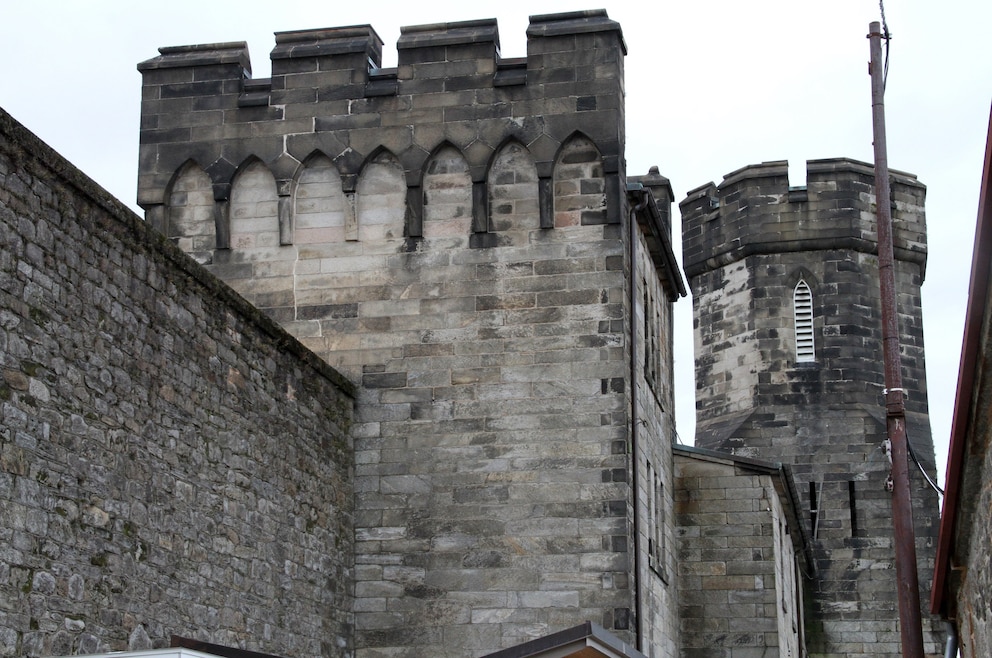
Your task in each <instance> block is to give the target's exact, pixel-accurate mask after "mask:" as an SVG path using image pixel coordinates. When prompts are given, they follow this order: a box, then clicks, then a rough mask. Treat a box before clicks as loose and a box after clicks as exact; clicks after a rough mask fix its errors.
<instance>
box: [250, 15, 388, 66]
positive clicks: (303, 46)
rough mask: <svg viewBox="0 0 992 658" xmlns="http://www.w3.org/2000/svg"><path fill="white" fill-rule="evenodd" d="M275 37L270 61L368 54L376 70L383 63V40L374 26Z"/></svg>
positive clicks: (320, 30)
mask: <svg viewBox="0 0 992 658" xmlns="http://www.w3.org/2000/svg"><path fill="white" fill-rule="evenodd" d="M275 37H276V47H275V48H273V49H272V52H271V53H269V59H271V60H279V59H292V58H296V57H301V58H302V57H327V56H330V55H348V54H353V53H364V52H368V53H369V54H370V56H371V57H373V58H374V59H375V65H376V66H378V65H379V63H380V62H381V61H382V43H383V42H382V38H381V37H380V36H379V35H378V34H377V33H376V31H375V30H374V29H373V28H372V26H371V25H351V26H346V27H330V28H321V29H316V30H294V31H290V32H276V33H275Z"/></svg>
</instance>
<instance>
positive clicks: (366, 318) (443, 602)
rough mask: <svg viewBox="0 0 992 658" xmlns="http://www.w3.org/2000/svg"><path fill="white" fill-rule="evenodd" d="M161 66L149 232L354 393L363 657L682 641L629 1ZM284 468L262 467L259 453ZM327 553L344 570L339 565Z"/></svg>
mask: <svg viewBox="0 0 992 658" xmlns="http://www.w3.org/2000/svg"><path fill="white" fill-rule="evenodd" d="M527 34H528V45H527V56H526V57H521V58H518V59H504V58H501V57H500V55H499V38H498V32H497V28H496V24H495V21H492V20H481V21H473V22H466V23H452V24H435V25H426V26H419V27H409V28H404V29H403V32H402V36H401V37H400V39H399V43H398V48H399V65H398V67H397V68H393V69H383V68H381V67H380V62H381V50H382V42H381V40H380V39H379V37H378V36H377V35H376V33H375V31H374V30H373V29H372V28H371V27H370V26H355V27H345V28H332V29H320V30H307V31H299V32H284V33H279V34H277V35H276V46H275V49H274V50H273V51H272V54H271V57H272V77H271V78H270V79H265V80H253V79H252V78H251V77H250V61H249V57H248V51H247V48H246V46H245V44H243V43H227V44H209V45H204V46H187V47H175V48H162V49H161V50H160V53H161V54H160V56H158V57H156V58H154V59H151V60H148V61H146V62H143V63H142V64H141V65H140V66H139V70H140V71H141V72H142V75H143V103H142V117H141V125H142V129H141V157H140V173H139V192H138V199H139V203H140V204H141V206H142V207H143V208H144V209H145V212H146V218H147V220H148V221H149V222H150V223H152V224H153V225H155V226H156V227H158V228H159V229H160V230H161V231H162V232H163V233H165V235H166V236H168V238H170V239H171V240H174V241H175V242H176V243H178V244H179V245H180V246H181V247H182V248H183V249H184V250H185V251H186V252H187V253H189V254H190V255H191V256H193V257H194V258H195V259H197V260H198V261H199V262H200V263H202V264H204V265H205V266H206V267H207V269H208V270H210V271H211V272H213V273H214V274H216V275H217V276H219V277H220V278H222V279H223V280H224V281H226V282H227V283H228V284H230V285H231V286H232V287H234V289H235V290H237V291H238V292H239V293H240V294H241V295H243V296H244V297H245V298H246V299H248V300H249V301H251V302H252V303H254V304H255V305H256V306H257V307H258V308H259V309H261V310H262V311H264V312H265V313H267V314H269V315H270V316H271V317H273V318H274V319H276V320H277V321H279V322H280V323H281V324H282V325H283V326H284V327H285V328H286V329H288V330H289V331H290V332H291V333H292V334H293V335H295V336H296V337H298V338H299V339H300V341H302V342H303V343H304V344H305V345H306V346H308V347H309V348H310V349H312V350H313V351H314V352H315V353H317V354H318V355H320V356H321V357H322V358H324V359H325V360H326V361H327V362H328V363H330V364H331V365H333V366H335V367H336V368H337V369H338V370H340V371H341V372H342V373H344V374H345V375H346V376H348V377H350V379H351V380H352V381H353V382H354V384H356V385H357V387H358V390H359V393H358V404H357V411H356V419H355V423H354V441H355V461H356V467H355V468H356V472H355V483H356V485H355V486H356V491H355V526H356V534H355V546H356V548H355V568H354V574H353V577H354V582H355V587H354V593H355V598H354V601H355V604H354V610H353V621H354V627H355V647H356V650H357V655H358V656H361V657H362V658H371V657H373V656H375V657H385V656H426V655H430V656H438V655H443V656H459V657H463V656H469V655H482V654H483V653H486V652H490V651H498V650H501V649H506V648H507V647H511V646H514V645H517V644H520V643H522V642H525V641H529V640H533V639H534V638H537V637H541V636H544V635H547V634H549V633H553V632H556V631H560V630H562V629H566V628H569V627H574V626H575V625H576V624H581V623H583V622H584V621H586V620H591V621H593V622H595V623H596V624H600V625H602V626H604V627H605V628H606V629H607V630H609V631H610V632H612V633H614V634H616V635H618V636H619V637H620V638H621V639H622V640H623V641H626V642H629V643H631V644H632V645H635V646H636V647H637V648H639V649H640V650H641V651H643V652H644V653H646V654H648V655H652V656H674V655H676V652H677V637H678V632H677V628H678V625H677V622H676V618H677V614H678V611H677V606H676V604H675V601H676V596H675V594H676V593H675V591H674V590H675V587H676V580H675V579H674V578H672V577H671V574H672V573H673V570H674V562H673V559H674V558H673V555H672V551H671V550H669V548H668V547H670V546H672V542H673V539H674V538H673V536H672V535H673V530H672V528H673V526H672V522H671V519H672V518H673V515H672V513H671V507H672V489H673V487H672V484H671V483H672V454H671V443H672V439H673V436H674V422H673V417H672V409H673V404H672V372H671V362H672V358H671V355H672V342H671V336H672V331H671V306H672V303H673V302H674V301H675V300H676V299H677V298H678V297H679V296H682V295H683V294H684V292H685V291H684V287H683V283H682V278H681V274H680V272H679V269H678V267H677V265H676V261H675V258H674V255H673V252H672V246H671V241H670V231H671V227H670V211H669V208H670V203H671V199H672V194H671V188H670V186H669V185H668V181H667V180H666V179H664V178H663V177H661V176H660V175H659V174H658V173H657V171H652V173H650V174H649V175H647V176H644V177H640V178H637V179H634V178H628V176H627V175H626V171H625V162H624V141H625V136H624V91H623V89H624V82H623V58H624V55H625V45H624V42H623V37H622V34H621V31H620V26H619V25H618V24H617V23H615V22H613V21H611V20H610V19H609V18H608V16H607V15H606V13H605V12H604V11H590V12H577V13H570V14H557V15H551V16H536V17H532V18H531V22H530V27H529V28H528V32H527ZM258 467H259V471H260V473H261V474H264V469H265V465H264V464H259V465H258ZM308 550H312V551H313V557H314V559H315V560H320V559H323V557H322V554H321V547H319V546H313V547H309V549H308Z"/></svg>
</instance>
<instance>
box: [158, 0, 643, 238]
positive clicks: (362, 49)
mask: <svg viewBox="0 0 992 658" xmlns="http://www.w3.org/2000/svg"><path fill="white" fill-rule="evenodd" d="M527 36H528V45H527V56H526V57H523V58H513V59H504V58H502V57H501V56H500V52H499V34H498V30H497V25H496V22H495V20H491V19H490V20H478V21H466V22H459V23H440V24H433V25H422V26H415V27H406V28H403V30H402V34H401V36H400V38H399V41H398V43H397V48H398V66H397V67H396V68H388V69H384V68H381V60H382V40H381V39H380V38H379V36H378V35H377V34H376V32H375V30H374V29H373V28H372V27H371V26H368V25H361V26H351V27H339V28H327V29H318V30H301V31H293V32H280V33H277V34H276V46H275V48H274V49H273V50H272V53H271V60H272V76H271V78H269V79H264V80H254V79H252V78H251V63H250V59H249V55H248V49H247V46H246V45H245V44H244V43H243V42H234V43H220V44H206V45H196V46H182V47H171V48H162V49H160V54H159V56H158V57H155V58H153V59H150V60H147V61H145V62H142V63H141V64H140V65H139V66H138V69H139V70H140V71H141V73H142V76H143V103H142V117H141V121H142V123H141V146H140V152H141V155H140V175H139V185H138V203H139V204H140V205H141V206H142V207H143V208H145V210H146V212H147V215H148V218H149V220H151V221H152V222H153V223H155V224H157V225H159V226H162V225H164V222H165V218H164V213H165V209H164V204H166V202H167V200H166V196H167V194H168V193H169V192H168V191H169V188H170V185H171V183H172V182H173V181H174V179H175V177H176V175H177V173H178V172H179V171H180V170H181V169H182V168H183V167H184V165H186V164H187V163H189V162H191V161H192V162H194V163H196V164H197V165H198V166H199V167H200V168H202V169H203V170H204V171H205V172H206V173H207V175H208V176H209V177H210V181H211V184H212V187H213V196H214V200H215V201H216V202H218V206H217V208H218V213H219V214H218V217H217V225H218V235H219V236H221V237H223V233H224V229H223V226H224V225H225V223H226V219H225V218H224V217H223V212H224V204H225V203H226V202H227V201H228V200H229V198H230V194H231V185H232V182H233V180H234V178H235V176H236V175H237V173H238V172H239V171H241V170H243V168H244V167H245V166H246V164H248V163H250V162H259V161H260V162H261V163H263V164H264V165H265V166H266V167H267V168H268V169H269V171H270V172H271V173H272V174H273V176H274V178H275V180H276V185H277V189H278V193H279V195H280V197H286V198H288V197H289V196H290V195H291V194H292V189H293V186H294V184H295V183H294V180H295V178H296V177H298V175H299V173H300V171H301V170H302V168H303V167H304V163H305V162H306V161H307V160H308V158H313V157H314V156H315V155H322V156H326V157H327V158H330V159H331V161H332V162H333V163H334V166H335V168H336V169H337V173H338V174H339V176H340V179H341V184H342V189H343V191H344V192H345V194H351V193H354V192H355V190H356V186H357V185H358V180H359V177H360V175H361V173H362V171H363V170H364V169H365V168H366V167H367V166H368V164H369V163H370V162H371V161H372V160H374V159H375V158H376V157H377V156H378V155H379V154H381V153H383V152H388V153H389V154H390V155H391V156H392V157H395V159H396V160H397V161H398V162H399V163H400V165H401V166H402V170H403V175H404V178H405V182H406V186H407V199H408V202H407V209H406V215H407V219H406V228H405V231H406V234H407V235H408V236H410V237H414V238H416V237H419V236H420V235H421V234H422V225H423V219H424V209H423V191H422V188H423V184H424V176H425V167H426V165H427V164H428V163H429V162H430V161H431V159H432V157H433V156H435V155H436V154H437V153H438V152H439V151H440V150H442V149H444V148H448V147H452V148H454V149H456V150H457V151H458V152H459V153H460V154H461V155H462V157H464V159H465V161H466V163H467V167H468V173H469V176H470V178H471V181H472V183H473V185H475V187H476V189H475V190H474V197H475V198H476V200H477V201H478V203H477V204H474V205H473V215H474V217H475V221H474V224H473V226H474V232H475V233H485V232H486V226H487V224H488V221H487V220H486V217H485V215H486V209H485V207H484V205H485V203H484V199H485V194H484V190H485V187H484V186H485V183H486V181H487V178H488V177H489V173H490V170H491V167H492V165H493V162H494V160H495V159H496V158H497V156H498V154H499V151H500V149H501V148H502V147H504V146H505V145H506V144H508V143H510V142H514V143H519V144H521V145H523V146H524V147H525V148H526V149H527V151H528V153H529V155H530V157H531V158H532V159H533V161H534V165H535V167H536V171H537V176H538V179H539V190H540V194H541V212H542V216H541V221H542V226H545V227H551V226H553V224H554V220H553V213H554V209H553V201H552V195H553V191H552V186H553V175H554V173H553V170H554V166H555V163H556V162H557V161H558V160H559V159H560V157H561V154H562V147H563V145H564V144H565V143H566V142H568V140H569V139H570V138H572V137H573V136H576V135H581V136H582V137H584V138H586V139H588V140H590V141H591V142H592V143H593V144H594V145H595V146H596V148H597V149H598V151H599V154H600V157H601V161H602V166H603V172H604V175H605V177H606V179H607V185H606V187H607V190H606V193H607V194H608V195H609V197H610V198H609V203H608V204H607V207H608V208H610V209H611V210H610V217H609V221H610V222H611V223H614V222H618V221H619V217H620V215H619V208H620V206H621V203H620V197H621V191H622V189H623V188H622V178H623V171H622V170H623V164H622V163H623V157H622V148H623V147H622V145H623V140H624V135H623V124H624V108H623V56H624V54H625V51H626V46H625V44H624V41H623V36H622V33H621V30H620V26H619V24H618V23H616V22H615V21H612V20H610V19H609V17H608V16H607V14H606V12H605V11H603V10H596V11H583V12H573V13H566V14H553V15H546V16H534V17H531V22H530V27H529V28H528V30H527ZM612 209H616V210H612ZM480 244H489V242H487V241H486V240H481V241H480ZM221 246H223V245H221Z"/></svg>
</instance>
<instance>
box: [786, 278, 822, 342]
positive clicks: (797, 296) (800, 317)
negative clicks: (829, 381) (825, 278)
mask: <svg viewBox="0 0 992 658" xmlns="http://www.w3.org/2000/svg"><path fill="white" fill-rule="evenodd" d="M792 309H793V312H794V313H795V318H796V361H797V362H809V361H814V360H815V359H816V354H815V352H814V349H813V293H812V292H810V289H809V286H808V285H807V284H806V281H804V280H802V279H800V280H799V283H797V284H796V289H795V291H793V293H792Z"/></svg>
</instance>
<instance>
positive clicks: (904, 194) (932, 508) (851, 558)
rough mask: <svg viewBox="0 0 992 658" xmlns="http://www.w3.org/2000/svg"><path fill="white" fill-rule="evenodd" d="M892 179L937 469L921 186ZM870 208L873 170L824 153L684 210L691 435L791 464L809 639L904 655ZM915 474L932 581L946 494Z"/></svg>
mask: <svg viewBox="0 0 992 658" xmlns="http://www.w3.org/2000/svg"><path fill="white" fill-rule="evenodd" d="M892 188H893V200H892V203H893V221H894V229H895V230H894V238H895V254H896V259H897V261H896V285H897V290H898V294H897V302H898V307H899V328H900V331H901V339H900V340H901V345H902V369H903V378H904V385H905V387H906V388H907V389H908V391H909V396H908V401H907V413H908V429H909V436H910V440H911V441H912V443H913V445H914V446H915V449H916V452H917V453H918V454H919V456H920V459H921V460H922V461H923V463H924V464H925V465H926V467H927V469H928V470H929V472H930V475H931V477H933V475H934V470H935V467H934V453H933V443H932V440H931V437H930V426H929V419H928V417H927V397H926V390H927V389H926V374H925V361H924V352H923V330H922V312H921V307H920V286H921V284H922V282H923V275H924V267H925V257H926V244H925V223H924V214H923V205H924V194H925V188H924V187H923V186H922V185H921V184H920V183H919V182H917V181H916V180H915V178H913V177H911V176H909V175H905V174H895V175H894V177H893V184H892ZM874 202H875V197H874V176H873V171H872V169H871V168H870V166H868V165H864V164H862V163H857V162H853V161H849V160H823V161H813V162H810V163H808V177H807V186H806V187H805V188H798V189H796V188H793V189H790V188H789V182H788V172H787V167H786V164H785V163H766V164H763V165H757V166H752V167H746V168H744V169H741V170H739V171H736V172H733V173H731V174H728V176H727V177H726V178H725V179H724V181H723V183H722V184H721V186H720V187H719V188H716V187H715V186H713V185H712V184H709V185H707V186H703V187H701V188H699V189H697V190H695V191H693V192H692V193H690V196H689V197H688V198H687V199H686V200H685V201H683V202H682V204H681V207H682V212H683V234H684V242H683V244H684V256H685V259H684V262H685V268H686V272H687V274H688V276H689V278H690V285H691V287H692V289H693V297H694V301H693V305H694V314H695V343H696V350H697V352H696V395H697V398H696V399H697V405H696V406H697V435H696V443H697V445H700V446H703V447H708V448H714V449H721V450H729V451H731V452H733V453H735V454H740V455H748V456H754V457H762V458H765V459H769V460H775V461H783V462H785V463H787V464H790V465H791V467H792V469H793V473H794V474H795V477H796V483H797V486H798V489H799V491H800V494H801V495H802V497H803V499H804V501H805V503H804V504H805V505H806V506H807V513H808V514H809V518H808V523H809V525H810V532H811V534H813V535H814V538H815V548H816V554H817V561H818V567H819V573H820V576H819V578H818V579H817V580H816V581H815V582H813V583H808V586H807V592H808V593H809V595H810V601H809V603H808V605H807V612H808V613H810V614H809V615H808V621H807V624H808V629H807V630H808V633H807V640H808V645H809V648H810V651H811V652H812V653H814V654H817V655H827V654H831V653H859V654H860V653H864V654H870V655H898V653H899V635H898V626H897V620H898V611H897V602H896V592H895V590H896V587H895V571H894V564H893V559H894V555H893V549H892V541H893V540H892V529H891V502H890V495H889V494H888V493H887V492H886V491H885V480H886V478H887V476H888V473H889V466H888V462H887V460H886V457H885V454H884V452H883V451H882V449H881V445H882V442H883V441H884V439H885V418H884V408H883V407H882V389H883V387H884V376H883V370H882V368H883V363H882V354H881V320H880V317H881V316H880V314H881V305H880V301H879V290H878V262H877V257H876V255H875V240H876V234H875V224H874ZM800 280H803V281H805V282H806V283H807V284H808V285H809V287H810V290H811V293H812V298H813V334H814V343H815V360H814V361H813V362H809V363H801V362H797V360H796V355H797V352H796V337H795V336H796V334H795V320H794V313H793V291H794V289H795V287H796V285H797V283H798V282H799V281H800ZM912 477H913V483H912V486H913V496H914V516H915V525H916V532H917V540H918V558H919V572H920V582H921V583H922V584H923V589H924V590H927V589H928V587H929V585H928V583H929V581H930V574H932V569H933V557H934V539H935V535H936V530H937V527H936V526H937V524H936V521H937V518H938V509H937V498H936V494H935V493H934V492H933V491H932V490H931V489H930V488H929V487H928V486H927V484H926V483H925V481H924V479H923V477H922V474H920V473H919V472H918V470H916V469H915V468H914V469H913V471H912ZM814 491H815V496H814ZM811 498H815V499H816V501H815V502H816V505H815V507H816V508H817V512H816V516H815V521H814V518H813V514H812V511H811V509H812V507H814V505H812V504H811ZM814 526H815V527H814ZM928 599H929V597H928V595H927V592H926V591H924V592H923V594H922V600H923V601H926V600H928ZM926 619H927V625H928V628H927V629H926V631H927V632H926V647H927V650H928V651H935V652H936V651H939V650H940V649H939V646H940V632H939V630H938V629H937V627H936V625H935V621H934V620H931V619H929V617H926Z"/></svg>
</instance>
